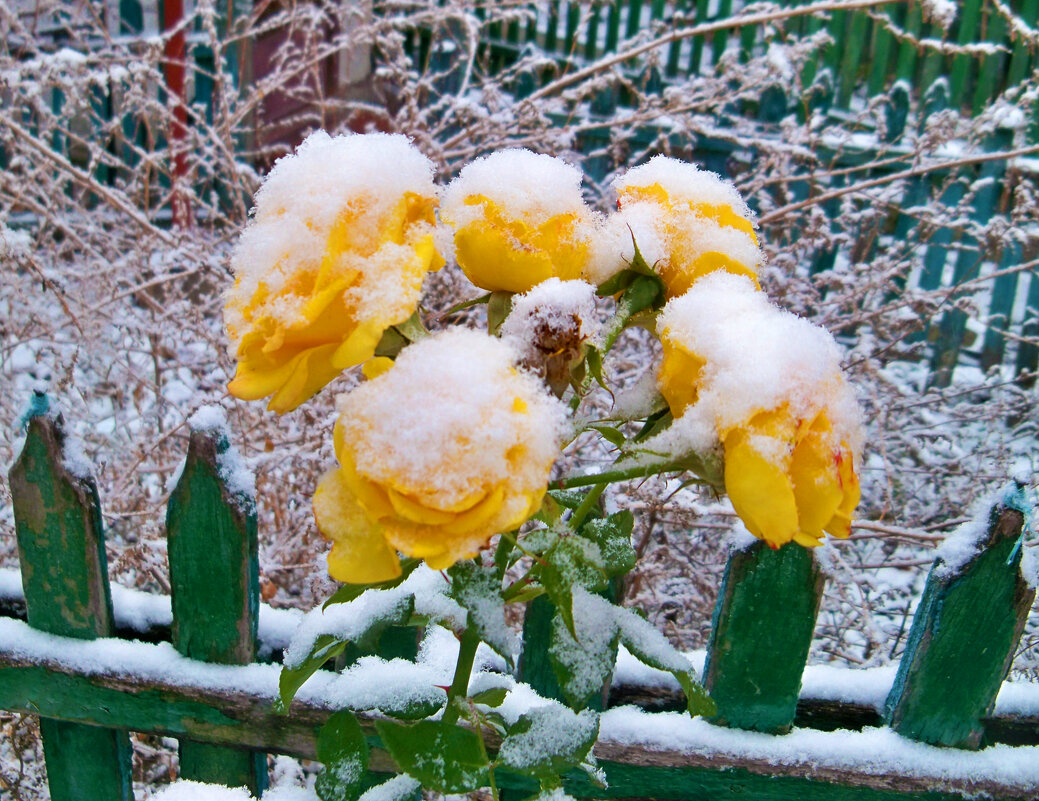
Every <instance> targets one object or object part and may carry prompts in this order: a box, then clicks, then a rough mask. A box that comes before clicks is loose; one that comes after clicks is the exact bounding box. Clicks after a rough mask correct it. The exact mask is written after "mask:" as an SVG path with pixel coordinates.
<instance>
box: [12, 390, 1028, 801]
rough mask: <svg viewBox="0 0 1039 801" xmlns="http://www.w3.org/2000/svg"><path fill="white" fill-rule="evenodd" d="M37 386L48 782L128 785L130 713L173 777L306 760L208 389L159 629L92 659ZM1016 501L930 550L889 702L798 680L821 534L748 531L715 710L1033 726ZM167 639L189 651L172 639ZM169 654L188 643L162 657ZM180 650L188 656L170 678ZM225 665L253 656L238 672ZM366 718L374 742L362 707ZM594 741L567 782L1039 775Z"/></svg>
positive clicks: (857, 791)
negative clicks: (1023, 707) (162, 739)
mask: <svg viewBox="0 0 1039 801" xmlns="http://www.w3.org/2000/svg"><path fill="white" fill-rule="evenodd" d="M46 406H47V404H46V403H45V402H43V401H42V399H40V398H37V403H36V406H35V408H36V409H37V410H38V411H40V412H41V413H40V414H37V415H36V416H35V417H33V418H32V419H31V420H30V422H29V425H28V432H27V437H26V442H25V446H24V449H23V451H22V453H21V455H20V456H19V458H18V460H17V462H16V463H15V465H14V466H13V468H12V470H11V474H10V484H11V491H12V496H13V501H14V511H15V519H16V529H17V533H18V541H19V556H20V559H21V569H22V575H23V587H24V593H25V596H26V599H27V604H26V606H27V611H26V612H24V614H27V617H28V622H29V624H30V626H31V627H32V628H28V627H26V626H25V624H24V623H21V622H19V621H17V620H10V619H7V618H3V617H0V709H7V710H11V711H18V712H30V713H34V714H38V715H40V716H41V730H42V733H43V737H44V749H45V754H46V761H47V770H48V779H49V781H50V784H51V794H52V797H53V798H55V799H60V801H66V799H67V800H68V801H85V800H86V799H91V801H94V800H95V799H97V800H98V801H101V800H102V799H104V800H105V801H108V800H109V799H112V800H113V801H114V800H116V799H118V801H128V799H129V798H130V797H131V792H130V781H129V775H130V774H129V754H130V752H129V747H128V745H129V744H128V738H127V730H128V729H129V730H135V731H141V732H148V733H152V734H160V735H167V736H174V737H178V738H180V740H181V775H182V776H184V777H191V778H196V779H205V780H207V781H215V782H223V783H227V784H232V785H241V784H245V785H247V786H248V787H249V788H250V789H251V790H252V791H253V792H254V793H256V794H258V793H260V792H261V791H262V789H263V787H264V784H265V780H266V772H265V757H264V754H266V753H270V752H273V753H282V754H289V755H293V756H298V757H304V758H307V759H314V758H315V757H316V753H317V752H316V741H317V731H318V730H319V729H320V727H321V725H322V724H323V723H324V722H325V721H326V720H327V719H328V717H329V716H330V715H331V714H332V712H333V711H334V709H332V708H330V707H329V706H326V705H323V704H321V703H317V702H315V700H314V699H313V698H309V699H308V698H307V697H306V696H302V697H298V698H297V699H296V700H295V701H294V702H293V704H292V706H291V708H290V710H289V714H288V715H279V714H276V713H275V711H274V704H273V695H274V694H275V693H276V689H275V688H276V686H277V670H278V667H277V666H276V665H258V664H255V659H256V654H257V651H256V640H257V628H256V627H257V610H258V607H259V603H258V595H257V588H256V576H257V573H256V569H257V568H256V523H255V516H254V513H253V510H252V507H251V500H250V498H249V497H248V493H247V492H246V493H245V494H244V495H243V492H242V490H243V486H244V484H243V481H242V478H241V474H240V473H237V472H236V470H237V467H236V462H235V459H234V457H233V452H232V449H231V446H230V443H229V442H228V437H227V434H226V430H225V429H224V428H223V426H222V425H220V424H219V423H220V420H218V419H217V417H220V415H219V414H218V413H217V412H216V411H215V410H212V409H210V410H207V411H206V412H205V413H204V414H201V415H196V416H195V417H194V418H192V423H193V431H192V433H191V435H190V438H189V447H188V455H187V458H186V461H185V465H184V468H183V471H182V473H181V475H180V477H179V479H178V481H177V484H176V488H175V489H174V491H173V492H172V494H171V498H170V504H169V507H168V511H167V528H168V535H169V558H170V570H171V585H172V588H173V596H172V599H171V605H172V611H173V626H172V630H170V629H169V628H163V626H159V628H158V629H156V630H155V631H148V632H135V636H139V637H141V638H142V639H145V640H148V641H149V642H137V643H125V642H124V643H123V644H122V645H121V646H120V648H118V649H115V651H114V652H115V653H116V654H117V656H112V657H106V656H105V654H106V653H111V652H113V649H111V647H110V646H109V645H102V643H92V642H91V640H93V638H95V637H98V636H111V635H112V633H113V631H114V627H113V613H112V602H111V600H110V593H109V590H108V583H107V576H106V570H105V559H104V547H103V540H102V538H101V518H100V513H99V506H98V499H97V495H96V491H95V489H94V483H93V481H92V480H91V479H90V478H89V464H88V463H87V462H86V460H85V458H83V457H82V456H81V455H76V451H75V449H73V448H69V447H68V444H67V442H66V440H65V438H64V434H63V431H62V423H61V419H60V418H59V417H57V416H55V415H52V414H50V413H47V412H45V411H44V410H45V409H46ZM1019 492H1020V491H1019ZM1023 510H1024V506H1023V504H1022V500H1021V498H1020V497H1018V495H1015V494H1013V493H1011V494H1008V495H1005V496H1004V497H1003V499H1002V500H1001V501H999V502H998V503H997V504H996V505H995V506H994V507H993V509H992V512H991V516H990V519H989V521H988V523H987V525H986V524H985V522H984V521H982V522H981V523H980V524H977V526H976V529H977V530H976V531H967V532H965V533H964V534H963V535H962V536H963V537H966V538H967V539H965V540H964V541H963V543H962V544H963V547H962V548H961V549H960V550H959V551H956V550H948V549H946V550H944V551H942V552H940V553H941V554H943V556H942V557H941V558H939V559H938V560H936V562H935V565H934V567H933V568H932V570H931V574H930V577H929V579H928V582H927V587H926V590H925V592H924V596H923V599H922V601H921V603H920V605H919V610H918V611H917V613H916V615H915V617H914V620H913V623H912V628H911V633H910V636H909V641H908V644H907V647H906V650H905V654H904V656H903V658H902V660H901V662H900V665H899V670H898V674H897V678H896V680H895V682H894V685H893V686H892V688H891V691H890V694H889V696H888V699H887V702H886V706H884V705H883V704H880V702H877V703H878V704H879V705H878V706H871V705H869V704H866V705H863V704H862V703H859V704H856V703H849V702H847V701H845V700H841V699H842V695H841V692H843V691H837V693H836V695H827V694H826V692H833V691H826V692H823V693H821V694H820V693H819V692H818V691H812V692H810V693H809V694H808V695H807V696H804V695H803V690H802V686H801V685H802V676H803V675H805V676H807V675H808V673H807V672H806V671H805V667H804V666H805V660H806V656H807V653H808V647H809V644H810V641H811V637H812V631H813V628H814V625H815V618H816V614H817V612H818V606H819V599H820V596H821V591H822V584H823V580H824V579H823V576H822V573H821V572H820V570H819V567H818V566H817V565H816V564H815V560H814V556H813V553H812V552H811V551H809V550H808V549H804V548H801V547H800V546H794V545H788V546H785V547H783V548H780V549H778V550H775V551H773V550H770V549H768V548H767V547H765V546H764V544H763V543H761V542H755V543H753V544H751V545H750V546H749V547H747V548H743V549H736V550H734V551H733V553H732V554H731V555H730V559H729V564H728V566H727V568H726V574H725V578H724V581H723V586H722V588H721V591H720V593H719V598H718V603H717V606H716V609H715V614H714V619H713V621H712V634H711V640H710V645H709V653H708V656H707V661H706V666H705V671H704V672H705V680H706V685H707V687H708V688H709V689H710V691H711V693H712V695H713V697H714V699H715V701H716V703H717V706H718V713H717V715H716V717H715V718H714V721H713V722H714V723H715V724H721V725H722V726H725V727H729V728H730V729H732V728H742V729H748V730H755V731H758V732H764V733H763V734H758V735H756V736H757V737H772V738H773V739H772V740H769V741H768V742H772V743H774V744H775V747H776V748H781V747H782V743H783V740H784V738H786V737H797V736H798V734H797V732H799V731H800V732H803V731H804V729H803V728H794V729H793V730H791V727H792V726H795V727H805V726H808V727H811V728H815V729H819V730H821V731H820V732H818V734H819V735H820V736H822V735H823V734H824V733H825V732H827V731H830V730H832V729H835V728H843V729H851V730H855V729H861V728H862V727H864V726H878V725H881V723H882V716H883V718H884V719H885V720H886V721H887V722H888V725H889V726H890V727H891V729H893V730H894V731H896V732H898V733H899V734H901V735H903V736H904V737H906V738H908V739H910V740H918V741H920V742H922V743H931V744H934V745H938V746H956V747H958V748H963V749H967V750H970V749H977V748H979V747H980V746H987V745H990V744H993V743H1009V744H1013V745H1020V746H1024V747H1026V748H1027V747H1035V746H1039V716H1036V715H1031V716H1029V715H1027V714H1026V715H1022V714H1012V713H1011V714H1007V713H999V714H997V713H995V712H994V701H995V698H996V694H997V692H998V690H999V688H1000V686H1001V685H1002V684H1003V681H1004V679H1005V677H1006V674H1007V670H1008V668H1009V666H1010V661H1011V659H1012V656H1013V654H1014V652H1015V648H1016V644H1017V642H1018V639H1019V638H1020V636H1021V630H1022V627H1023V625H1024V621H1025V618H1026V616H1027V614H1028V611H1029V609H1030V607H1031V605H1032V602H1033V600H1034V597H1035V589H1034V588H1032V587H1029V586H1028V585H1027V584H1026V582H1025V580H1024V578H1023V575H1022V571H1021V561H1022V542H1023V539H1022V536H1023V535H1022V532H1023V530H1024V522H1025V521H1024V514H1023ZM971 536H972V537H973V539H970V537H971ZM972 549H973V550H972ZM957 554H961V555H960V556H957ZM122 592H123V593H125V592H126V591H125V590H124V591H122ZM41 599H42V600H41ZM4 600H5V603H4V604H2V605H0V607H2V609H3V610H4V612H5V613H7V614H12V613H13V614H19V605H18V604H17V603H10V602H11V601H13V600H17V599H11V598H5V599H4ZM553 614H554V610H553V608H552V607H551V604H550V603H548V602H547V601H546V600H545V599H544V598H539V599H536V600H535V601H534V602H533V603H532V604H531V605H530V606H529V608H528V612H527V619H526V624H525V627H524V640H525V644H524V649H523V662H522V664H521V666H520V670H521V671H522V672H523V674H524V676H523V677H524V679H525V680H527V681H529V682H531V683H532V684H533V685H534V686H535V687H536V689H538V691H540V692H541V693H542V694H544V695H546V696H553V695H555V696H558V695H559V687H558V685H557V684H555V677H554V676H553V674H552V668H551V666H550V664H549V660H548V659H547V654H546V650H545V649H546V643H547V641H548V640H549V637H548V631H547V630H548V627H549V626H550V623H551V618H552V615H553ZM163 625H164V624H163ZM34 630H36V631H38V632H40V633H34ZM52 634H57V635H59V638H54V637H51V636H49V635H52ZM164 637H171V639H172V642H173V645H174V646H175V647H176V649H177V650H178V651H179V652H180V654H182V655H183V656H182V657H176V656H172V657H171V651H170V650H169V649H170V646H169V645H168V644H166V643H163V642H162V639H163V638H164ZM60 638H68V639H60ZM95 645H96V646H98V647H94V646H95ZM415 645H416V644H415V638H414V630H408V631H407V632H393V631H387V632H386V636H384V637H383V638H382V640H381V641H380V643H379V645H378V646H377V650H378V652H379V654H380V655H382V656H383V657H385V658H390V657H402V658H411V659H413V658H415V654H416V649H415ZM276 647H281V646H280V645H278V646H276ZM84 648H87V649H90V650H85V651H84V650H82V649H84ZM270 648H271V646H270V644H269V643H268V650H270ZM164 649H165V650H164ZM81 651H82V656H80V652H81ZM359 653H360V652H358V654H355V656H356V655H359ZM171 658H172V659H174V660H175V659H184V662H183V664H179V663H178V664H175V665H174V667H173V668H172V669H169V668H166V667H163V668H162V669H160V670H158V671H156V669H155V667H154V666H155V665H157V664H159V665H165V664H168V663H169V662H170V660H171ZM345 661H346V662H349V661H352V660H345ZM204 662H208V663H210V666H209V667H206V666H205V665H204ZM247 665H248V667H247ZM178 667H179V668H185V669H186V670H185V675H184V676H183V677H181V676H179V675H178V673H177V668H178ZM339 667H340V668H341V667H342V665H340V666H339ZM257 669H262V670H261V672H262V675H263V676H266V677H267V678H266V682H267V683H266V685H264V686H266V687H268V689H266V690H261V689H257V682H256V676H257V674H256V670H257ZM236 671H252V672H250V673H248V678H246V674H245V673H242V674H239V673H237V672H236ZM844 672H846V673H847V674H848V676H849V677H852V676H855V674H856V671H855V670H853V669H848V670H847V671H844ZM200 675H201V676H204V678H199V677H198V676H200ZM239 675H241V678H239ZM828 681H832V679H828ZM608 689H610V688H609V686H608V685H607V687H604V693H603V696H602V698H601V699H596V701H595V702H594V703H593V704H592V705H593V706H595V707H601V708H606V709H609V708H611V704H610V702H611V701H612V702H613V703H615V704H619V703H629V702H631V701H632V700H638V701H640V702H641V703H643V704H644V705H646V706H647V708H658V709H661V708H681V706H682V705H681V703H678V699H677V692H678V691H677V688H676V690H675V698H674V699H672V700H668V696H667V695H666V694H665V695H663V696H662V695H661V694H660V691H659V690H656V691H653V692H647V693H646V694H642V693H643V691H641V690H639V689H638V688H631V687H624V686H622V687H614V688H613V689H612V691H611V692H610V694H609V697H608V698H607V694H606V692H605V691H606V690H608ZM799 695H800V696H801V697H799ZM673 702H674V703H676V706H672V703H673ZM871 703H872V702H871ZM365 726H366V727H367V728H366V731H367V732H368V734H369V735H370V737H371V738H372V739H373V742H376V740H375V737H376V735H375V732H374V729H372V728H371V724H370V721H367V722H365ZM719 731H724V729H722V728H719ZM784 732H791V733H790V734H785V733H784ZM848 735H849V732H844V733H843V734H840V735H835V736H841V737H844V736H848ZM493 742H494V741H493V737H492V738H491V740H489V744H490V745H493ZM940 750H941V749H940V748H939V749H936V751H940ZM1022 753H1027V754H1031V753H1032V752H1031V751H1025V752H1022ZM596 754H597V757H598V759H599V760H600V765H601V766H602V767H603V768H604V770H605V773H606V776H607V779H608V781H609V787H608V788H606V789H603V788H600V787H596V786H593V785H592V784H590V783H589V782H588V780H587V778H586V777H584V776H583V774H581V775H577V774H574V775H572V776H570V777H569V778H568V780H567V784H566V787H567V790H568V792H570V793H571V794H574V795H578V796H586V797H596V798H625V797H641V798H646V797H650V798H667V799H715V798H718V797H720V796H728V795H730V794H732V793H745V794H749V795H750V797H754V798H756V799H766V800H767V799H775V801H781V800H782V801H788V799H790V798H795V797H797V798H802V797H804V798H816V799H833V798H847V797H855V798H862V799H869V800H870V801H873V800H875V801H882V800H885V799H890V801H895V799H900V798H902V799H905V798H917V799H926V801H945V799H949V801H952V799H957V798H961V797H962V794H974V795H981V796H984V797H990V798H1005V799H1022V801H1023V799H1026V798H1034V797H1035V792H1034V790H1035V788H1034V787H1033V788H1031V789H1027V788H1024V787H1022V786H1021V785H1020V784H1015V783H1014V781H1013V779H1012V778H1011V779H1008V780H1005V781H1001V780H996V779H993V778H992V777H991V776H989V777H988V778H986V779H984V780H981V779H974V778H970V777H969V776H967V777H965V778H962V779H950V778H949V776H947V775H944V774H933V775H932V774H927V773H926V772H924V773H921V774H919V775H918V774H916V773H913V774H909V775H903V774H902V773H900V772H898V771H893V770H888V771H887V772H885V771H883V770H881V771H879V772H878V771H877V770H872V771H857V770H851V769H847V768H843V769H834V768H827V767H825V766H821V765H820V764H819V759H820V756H819V755H816V754H813V753H811V752H810V750H809V752H806V753H805V754H803V755H802V756H801V757H800V758H799V759H794V760H790V759H786V760H780V761H777V760H775V759H773V758H771V757H768V756H767V755H763V754H759V755H758V756H753V755H746V754H745V755H742V756H731V755H729V756H726V755H725V754H724V753H722V754H719V753H712V752H710V751H709V750H708V751H707V752H704V751H702V750H697V749H693V750H691V751H690V750H681V749H675V750H673V751H669V750H666V749H665V750H659V749H658V750H649V751H647V750H645V749H642V748H639V747H635V746H630V745H623V744H619V743H615V742H611V741H609V740H608V739H607V740H604V741H603V742H601V743H600V745H599V746H597V748H596ZM1022 758H1028V759H1030V758H1031V756H1029V757H1022ZM370 769H371V770H372V771H374V772H375V773H381V772H386V771H389V770H391V769H392V764H391V763H390V762H389V758H388V756H387V755H386V754H385V753H384V752H381V751H379V750H378V749H376V751H374V752H373V757H372V761H371V763H370ZM496 775H497V774H496ZM498 786H499V787H500V788H502V789H503V790H505V791H506V796H508V797H510V798H514V797H517V794H524V795H526V794H529V793H531V792H533V791H535V790H536V787H534V786H533V785H531V783H530V780H529V779H524V778H522V777H520V776H512V775H510V774H508V773H507V772H502V773H501V775H499V776H498Z"/></svg>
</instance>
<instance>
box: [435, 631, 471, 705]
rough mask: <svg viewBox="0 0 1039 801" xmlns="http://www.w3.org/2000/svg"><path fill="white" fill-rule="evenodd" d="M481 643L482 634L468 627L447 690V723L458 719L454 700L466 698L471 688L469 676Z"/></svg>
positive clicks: (460, 644) (459, 647)
mask: <svg viewBox="0 0 1039 801" xmlns="http://www.w3.org/2000/svg"><path fill="white" fill-rule="evenodd" d="M479 645H480V635H478V634H477V633H476V629H474V628H472V627H467V628H466V630H465V631H464V632H463V633H462V639H461V641H460V642H459V644H458V661H457V662H456V663H455V675H454V678H453V679H451V687H450V688H449V689H448V691H447V706H446V707H445V708H444V717H443V721H444V722H445V723H454V722H455V721H456V720H458V706H457V705H456V704H455V703H454V701H455V699H457V698H464V697H465V694H466V693H467V692H468V690H469V676H470V675H472V672H473V662H474V660H475V659H476V649H477V647H478V646H479Z"/></svg>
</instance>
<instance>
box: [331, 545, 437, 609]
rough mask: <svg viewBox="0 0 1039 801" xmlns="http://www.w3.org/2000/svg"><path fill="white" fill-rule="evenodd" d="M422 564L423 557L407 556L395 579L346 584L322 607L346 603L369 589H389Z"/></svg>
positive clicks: (401, 561) (401, 562) (402, 561)
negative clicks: (372, 582) (375, 582)
mask: <svg viewBox="0 0 1039 801" xmlns="http://www.w3.org/2000/svg"><path fill="white" fill-rule="evenodd" d="M420 564H422V560H421V559H413V558H412V557H410V556H407V557H405V558H403V559H401V560H400V575H399V576H397V578H395V579H390V580H389V581H381V582H379V583H378V584H344V585H343V586H341V587H340V588H339V589H338V590H336V591H335V592H334V593H332V594H331V595H330V596H329V597H328V600H327V601H325V603H324V604H323V605H322V606H321V608H322V609H328V607H330V606H332V605H333V604H345V603H349V602H350V601H353V600H355V599H356V598H359V597H360V596H361V595H362V594H363V593H365V592H367V591H368V590H388V589H392V588H393V587H396V586H398V585H400V584H401V583H403V582H404V580H405V579H407V577H408V576H410V575H411V574H412V573H413V572H414V571H415V568H416V567H418V566H419V565H420Z"/></svg>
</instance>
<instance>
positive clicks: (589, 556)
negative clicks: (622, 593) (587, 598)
mask: <svg viewBox="0 0 1039 801" xmlns="http://www.w3.org/2000/svg"><path fill="white" fill-rule="evenodd" d="M544 559H545V562H546V563H547V566H548V567H551V568H554V569H555V571H556V572H557V573H558V576H559V579H558V580H561V581H564V582H566V583H567V584H568V585H569V586H570V587H584V588H585V589H587V590H592V591H598V590H604V589H606V584H607V577H606V572H605V571H604V570H603V558H602V552H601V551H600V549H599V546H598V544H597V543H595V542H593V541H592V540H591V539H589V538H587V537H584V536H581V535H580V534H571V535H570V536H569V537H560V539H559V541H558V542H557V543H556V544H555V546H554V547H553V548H551V549H550V550H549V551H547V552H546V553H545V555H544ZM544 569H545V567H544V566H543V567H542V571H544ZM553 578H554V577H553ZM545 589H548V587H547V586H546V588H545ZM551 594H552V590H549V595H551Z"/></svg>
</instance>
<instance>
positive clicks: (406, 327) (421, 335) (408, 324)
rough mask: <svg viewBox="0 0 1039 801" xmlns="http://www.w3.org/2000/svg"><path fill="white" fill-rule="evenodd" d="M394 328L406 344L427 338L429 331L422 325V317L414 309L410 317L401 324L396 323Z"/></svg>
mask: <svg viewBox="0 0 1039 801" xmlns="http://www.w3.org/2000/svg"><path fill="white" fill-rule="evenodd" d="M393 327H394V328H396V329H397V331H398V332H399V333H400V334H401V336H403V337H404V338H405V339H407V340H408V342H418V341H419V340H420V339H425V338H426V337H428V336H429V331H428V330H427V329H426V327H425V326H424V325H423V324H422V317H421V316H420V315H419V310H418V309H415V311H413V312H412V313H411V317H409V318H408V319H407V320H405V321H404V322H403V323H397V324H396V325H395V326H393Z"/></svg>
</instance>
